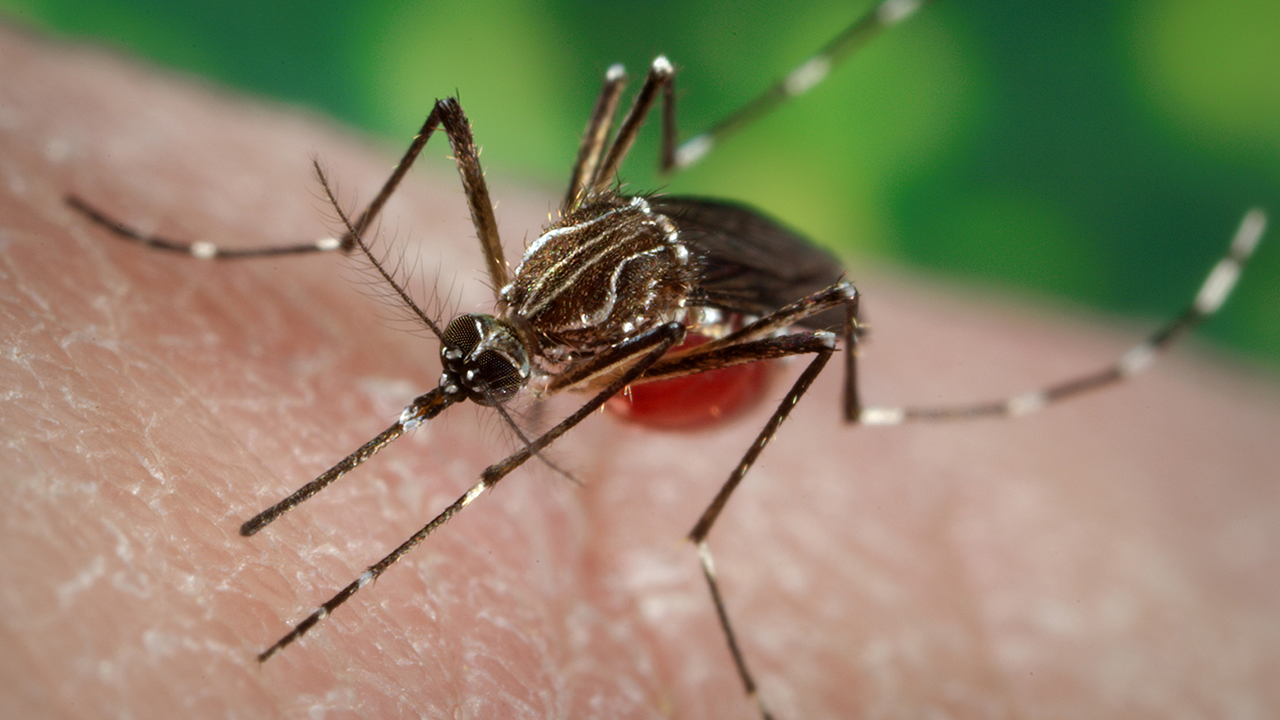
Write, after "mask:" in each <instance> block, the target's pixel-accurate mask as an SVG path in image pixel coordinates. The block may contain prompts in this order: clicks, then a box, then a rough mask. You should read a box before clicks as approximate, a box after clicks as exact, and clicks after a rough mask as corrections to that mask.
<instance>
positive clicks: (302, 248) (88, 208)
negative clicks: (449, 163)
mask: <svg viewBox="0 0 1280 720" xmlns="http://www.w3.org/2000/svg"><path fill="white" fill-rule="evenodd" d="M65 199H66V202H67V204H68V205H70V206H71V207H72V208H74V209H75V210H76V211H78V212H80V213H81V214H83V215H84V216H85V217H87V218H88V219H90V220H92V221H93V222H94V223H96V224H97V225H100V226H102V227H103V228H105V229H107V230H110V231H111V232H113V233H115V234H116V235H117V236H119V237H121V238H123V239H125V240H128V241H130V242H136V243H138V244H140V245H143V246H145V247H149V248H152V249H154V250H164V251H166V252H177V253H182V254H184V255H190V256H191V257H194V258H197V259H199V260H235V259H240V258H253V257H270V256H273V255H302V254H305V253H315V252H329V251H332V250H338V249H340V248H342V241H341V240H339V239H338V238H323V239H321V240H314V241H312V242H308V243H298V244H296V245H279V246H273V247H259V248H246V249H236V248H230V249H227V248H221V247H218V245H216V244H215V243H211V242H208V241H196V242H186V241H182V240H171V239H169V238H166V237H163V236H160V235H152V234H149V233H144V232H141V231H140V230H137V229H135V228H133V227H130V226H128V225H126V224H124V223H122V222H120V221H119V220H117V219H115V218H113V217H111V216H110V215H108V214H106V213H105V212H103V211H101V210H99V209H98V208H96V207H94V206H93V205H90V204H89V203H88V202H87V201H86V200H84V199H83V198H81V197H79V196H76V195H68V196H66V198H65Z"/></svg>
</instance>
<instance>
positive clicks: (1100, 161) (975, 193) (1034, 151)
mask: <svg viewBox="0 0 1280 720" xmlns="http://www.w3.org/2000/svg"><path fill="white" fill-rule="evenodd" d="M868 5H869V3H866V2H858V3H853V4H841V3H818V2H814V3H798V4H795V5H794V6H788V5H787V4H782V3H777V2H741V1H738V0H734V1H732V2H730V1H728V0H724V1H721V0H715V1H712V2H704V3H687V2H685V3H680V2H653V3H645V4H639V3H625V2H621V3H603V2H581V1H579V2H573V1H559V2H545V1H544V2H528V1H525V2H519V1H516V0H507V1H498V0H495V1H491V2H490V1H479V2H468V3H451V4H440V3H431V2H422V3H406V2H389V1H383V0H364V1H362V2H337V1H333V0H313V1H312V2H310V3H306V4H305V5H304V4H300V3H287V2H273V1H272V0H257V1H255V2H243V1H242V0H223V1H221V2H188V3H173V2H169V1H167V0H118V1H106V2H102V1H99V2H93V3H84V2H82V1H81V0H0V13H5V14H7V15H9V16H11V17H14V18H18V19H19V20H21V21H23V22H26V23H28V24H30V25H33V26H35V27H37V28H41V29H44V30H47V31H50V32H55V33H58V34H65V35H69V36H77V37H86V38H94V39H96V40H98V41H101V42H105V43H107V44H110V45H115V46H119V47H123V48H127V49H128V50H129V51H130V52H133V53H136V54H138V55H140V56H142V57H144V58H147V59H149V60H151V61H154V62H156V63H160V64H164V65H169V66H174V67H178V68H183V69H185V70H189V71H191V72H194V73H198V74H200V75H204V76H207V77H209V78H212V79H214V80H215V81H216V82H220V83H225V84H228V85H233V86H236V87H240V88H244V89H246V90H248V91H250V92H254V93H261V94H265V95H270V96H273V97H277V98H281V99H284V100H286V101H288V102H292V103H298V104H302V105H306V106H310V107H313V108H317V109H319V110H321V111H323V112H325V113H328V114H331V115H334V116H336V117H337V118H339V119H341V120H343V121H345V122H349V123H351V124H354V125H358V126H360V127H362V128H365V129H367V131H368V132H371V133H375V134H378V135H380V136H383V137H385V138H387V139H388V146H389V148H391V147H394V148H398V147H399V146H400V145H401V144H402V143H405V142H407V141H408V139H409V138H410V137H411V136H412V134H413V133H414V132H415V131H416V130H417V128H418V125H419V124H420V123H421V121H422V118H423V117H424V116H425V114H426V113H427V111H428V110H429V109H430V107H431V102H432V100H433V99H434V98H436V97H440V96H444V95H449V94H453V93H455V92H457V93H459V94H460V97H461V99H462V101H463V106H464V107H465V108H466V110H467V112H468V114H469V115H470V117H471V120H472V122H473V124H474V126H475V132H476V136H477V138H478V140H479V141H480V143H481V144H482V145H483V146H484V149H485V153H484V160H485V163H486V167H487V170H488V172H489V174H490V175H491V176H500V177H503V178H507V179H523V180H528V181H531V182H536V183H539V184H542V185H544V186H546V187H548V188H549V189H551V190H553V191H556V192H558V191H560V189H561V188H562V186H563V184H564V183H565V182H566V180H567V175H568V170H569V167H570V165H571V163H572V160H573V156H574V153H575V151H576V146H577V141H578V133H579V132H581V130H582V127H583V124H584V123H585V119H586V114H587V112H588V110H589V108H590V106H591V103H592V101H593V100H594V96H595V93H596V91H597V89H598V86H599V81H600V77H601V75H602V73H603V72H604V69H605V68H606V67H607V66H608V65H609V64H611V63H613V62H623V63H625V64H626V65H627V66H628V68H629V69H630V70H631V71H632V75H633V77H634V78H637V79H638V78H639V77H640V76H641V75H642V74H643V71H644V69H645V68H646V67H647V64H648V62H649V60H650V59H651V58H652V57H653V56H654V55H656V54H658V53H666V54H667V55H668V56H669V57H670V58H671V59H672V61H673V62H674V63H675V64H676V67H677V70H678V75H677V91H678V94H679V103H678V108H679V117H680V123H681V127H682V136H684V137H688V136H689V135H691V134H693V133H694V132H697V131H699V130H701V129H704V128H706V127H707V126H708V125H709V124H710V123H712V122H713V121H715V120H716V119H718V118H720V117H721V116H723V115H724V114H726V113H727V112H728V111H729V110H731V109H732V108H733V107H735V106H736V105H737V104H739V103H742V102H744V101H745V100H747V99H749V98H750V97H751V96H752V94H753V93H755V92H757V91H760V90H762V89H763V88H764V87H765V86H766V85H767V84H768V83H769V82H771V81H772V80H774V79H775V78H776V77H778V76H779V75H781V74H782V73H783V72H785V71H786V70H788V69H790V68H791V67H793V66H794V65H795V64H796V63H798V62H799V61H801V60H802V59H804V58H805V57H806V56H807V55H808V54H809V53H810V52H812V51H813V50H815V49H816V48H818V47H820V46H821V45H822V44H824V43H825V42H826V41H827V40H828V39H829V38H830V37H831V36H833V35H834V34H835V33H836V32H838V31H839V30H841V29H842V28H843V27H844V26H845V25H846V24H847V23H849V22H850V21H851V20H852V19H853V18H854V16H855V15H857V14H859V13H861V12H862V11H863V10H864V9H865V8H866V6H868ZM656 129H657V128H656V125H655V126H654V127H651V128H649V129H648V130H649V132H647V133H646V134H645V137H644V138H643V139H642V140H643V142H642V143H641V144H640V145H639V146H638V148H637V151H636V152H635V153H634V154H633V155H632V159H631V160H630V161H629V162H628V164H627V165H626V166H624V178H625V179H626V180H627V182H628V184H629V187H630V188H632V189H635V190H652V189H657V188H664V189H666V190H669V191H671V192H680V193H691V194H704V195H714V196H718V197H723V198H731V199H737V200H742V201H746V202H748V203H751V204H754V205H756V206H758V207H760V208H762V209H764V210H766V211H768V212H769V213H770V214H772V215H774V216H776V217H778V218H780V219H782V220H784V221H785V222H786V223H788V224H790V225H792V226H794V227H797V228H798V229H800V230H802V231H804V232H806V233H807V234H809V235H810V236H811V237H813V238H815V239H816V240H817V241H818V242H820V243H823V244H826V245H828V246H830V247H833V248H836V249H837V250H838V252H840V253H842V254H843V255H844V256H845V257H846V258H847V259H848V261H849V266H850V267H851V268H852V272H851V277H852V278H853V279H854V280H855V281H856V280H857V278H858V264H859V262H860V261H865V260H867V259H877V260H881V259H887V260H889V261H891V262H894V263H898V264H903V265H908V266H912V267H914V268H915V269H916V270H917V271H919V272H925V273H933V274H935V275H936V276H937V277H938V279H939V281H940V282H953V283H954V282H974V283H978V282H980V283H984V284H988V285H995V286H999V287H1002V288H1003V289H1005V290H1008V291H1010V292H1015V293H1021V294H1023V295H1024V296H1031V297H1036V298H1039V299H1040V300H1049V301H1051V302H1059V303H1062V304H1064V305H1065V306H1066V307H1068V308H1069V307H1073V306H1076V307H1090V308H1104V309H1106V310H1108V311H1113V312H1123V313H1127V314H1130V315H1135V316H1139V317H1143V318H1151V319H1153V320H1154V319H1156V318H1163V317H1164V316H1166V315H1168V314H1169V313H1171V312H1173V311H1175V310H1176V309H1178V308H1179V307H1180V305H1181V304H1182V303H1184V302H1185V301H1186V300H1187V299H1188V298H1189V297H1190V295H1191V293H1192V291H1193V289H1194V288H1195V286H1196V284H1197V283H1198V282H1199V281H1200V279H1201V277H1202V275H1203V273H1204V272H1205V271H1206V270H1207V268H1208V267H1209V264H1210V263H1211V262H1212V261H1213V260H1214V259H1215V258H1216V256H1217V255H1218V253H1220V252H1221V251H1222V250H1223V249H1224V248H1225V245H1226V242H1227V240H1228V239H1229V237H1230V235H1231V233H1232V232H1233V231H1234V230H1235V227H1236V224H1237V222H1238V221H1239V219H1240V217H1241V215H1242V214H1243V213H1244V211H1245V209H1246V208H1247V207H1249V206H1252V205H1262V206H1264V207H1267V208H1269V209H1270V210H1271V212H1272V214H1273V216H1274V217H1275V219H1276V223H1275V226H1274V227H1275V228H1276V229H1273V230H1272V232H1271V234H1270V237H1269V238H1268V240H1267V241H1266V242H1265V243H1264V245H1263V247H1262V249H1261V250H1260V252H1259V256H1258V258H1257V260H1256V262H1255V264H1254V266H1253V267H1252V268H1251V269H1250V271H1249V273H1248V274H1247V275H1246V276H1245V279H1244V281H1243V283H1242V284H1241V287H1240V288H1239V289H1238V291H1237V294H1236V296H1235V297H1234V298H1233V299H1232V301H1231V303H1230V304H1229V305H1228V306H1227V308H1226V309H1225V310H1224V312H1223V313H1222V315H1221V316H1220V317H1218V318H1217V319H1215V320H1214V322H1213V323H1211V324H1210V326H1208V327H1207V328H1206V329H1205V330H1204V331H1203V336H1207V337H1209V338H1211V339H1212V340H1213V341H1215V342H1217V343H1219V344H1221V345H1224V346H1228V347H1230V348H1233V349H1235V350H1237V351H1239V352H1241V353H1243V354H1245V355H1246V356H1248V357H1251V358H1254V359H1256V360H1260V361H1261V362H1262V363H1263V364H1265V365H1268V366H1270V367H1271V368H1273V369H1274V368H1278V367H1280V2H1276V0H1221V1H1220V2H1212V3H1209V2H1203V0H1167V1H1163V2H1149V1H1147V2H1144V1H1142V0H1083V1H1082V2H1078V3H1013V2H997V1H996V0H975V1H962V0H954V1H952V0H948V1H946V2H940V3H936V4H934V5H931V6H929V7H927V8H925V10H924V11H923V12H922V13H921V14H920V15H918V16H917V17H915V18H913V19H912V20H911V21H910V22H908V23H907V24H905V25H902V26H899V27H897V28H895V29H893V30H891V31H889V32H888V33H886V34H885V35H883V36H881V37H879V38H877V39H875V40H874V41H873V42H872V43H871V44H870V46H869V47H868V48H867V49H865V50H864V51H862V52H861V53H859V54H858V55H857V56H855V57H854V58H853V59H852V61H851V62H849V63H847V64H846V65H845V66H843V67H842V68H840V69H839V70H838V71H837V72H836V73H835V74H834V75H833V76H832V77H831V78H830V79H828V81H827V82H825V83H824V84H822V85H820V86H819V87H818V88H816V89H815V90H814V91H812V92H811V93H810V94H808V95H806V96H805V97H803V98H802V99H800V100H798V101H795V102H793V103H791V104H790V105H788V106H787V107H785V108H783V109H781V110H779V111H778V112H775V113H774V114H773V115H771V116H770V117H768V118H767V119H766V120H764V121H762V122H761V123H759V124H758V125H756V126H754V127H752V128H751V129H750V130H748V131H746V132H744V133H742V134H740V135H738V136H736V137H734V138H733V139H732V140H731V141H729V142H726V143H725V144H724V145H723V146H722V147H721V148H719V149H718V151H717V152H716V153H715V154H713V155H712V156H711V157H709V158H708V159H707V160H706V161H705V162H704V163H703V164H702V165H700V166H698V167H695V168H694V169H692V170H690V171H688V172H686V173H684V174H682V175H680V176H678V177H676V178H673V179H663V178H659V177H657V175H656V174H655V173H654V172H653V165H654V158H655V154H654V146H655V144H656V138H657V132H656ZM428 155H430V153H428ZM436 161H440V160H439V155H437V157H436ZM305 181H306V179H305V178H302V179H300V182H305ZM525 230H526V229H525V228H506V236H507V239H508V241H514V239H516V238H519V237H521V236H522V235H523V234H524V231H525Z"/></svg>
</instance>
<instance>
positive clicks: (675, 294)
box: [501, 192, 696, 362]
mask: <svg viewBox="0 0 1280 720" xmlns="http://www.w3.org/2000/svg"><path fill="white" fill-rule="evenodd" d="M695 275H696V270H695V268H694V263H693V261H692V260H691V258H690V254H689V251H688V249H687V248H686V247H685V246H684V244H683V243H682V242H681V241H680V236H679V233H678V232H677V230H676V226H675V224H674V223H672V222H671V220H670V219H669V218H667V217H666V216H665V215H663V214H661V213H659V212H657V211H655V210H653V209H652V208H651V207H650V206H649V203H648V201H647V200H645V199H644V198H642V197H622V196H620V195H617V194H616V193H612V192H610V193H605V194H603V195H597V196H595V197H592V198H590V199H588V200H586V201H585V202H583V203H582V205H581V206H579V207H578V208H577V209H574V210H572V211H570V212H568V213H566V214H565V216H564V217H562V218H561V219H560V220H559V221H557V222H556V223H554V224H553V225H551V226H550V227H548V228H547V229H546V230H545V231H544V232H543V233H542V235H541V236H539V237H538V239H536V240H535V241H534V242H533V243H531V244H530V245H529V247H528V249H527V250H525V253H524V257H523V258H522V259H521V261H520V265H519V266H518V267H517V268H516V270H515V276H514V278H513V279H512V281H511V282H510V284H508V285H507V286H506V287H504V288H502V291H501V299H502V301H503V303H504V304H505V305H506V307H507V314H508V315H510V316H514V317H519V318H521V319H522V321H523V322H527V323H528V324H529V327H531V328H532V329H533V331H534V332H535V333H536V335H537V337H538V343H539V351H538V352H539V354H540V355H542V356H543V357H545V358H547V359H548V360H550V361H552V362H559V361H563V360H567V359H571V358H581V357H588V356H591V355H595V354H597V353H599V352H602V351H603V350H605V349H607V348H609V347H610V346H612V345H615V344H617V343H619V342H621V341H623V340H626V339H628V338H631V337H634V336H636V335H638V334H639V333H642V332H644V331H646V330H649V329H651V328H654V327H657V326H659V325H661V324H663V323H667V322H671V321H672V320H674V319H677V318H679V317H680V316H681V315H682V312H683V309H684V307H685V303H686V301H687V299H688V296H689V292H690V288H691V287H692V285H693V282H694V279H695Z"/></svg>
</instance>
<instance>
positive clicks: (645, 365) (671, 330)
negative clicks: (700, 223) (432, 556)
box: [258, 323, 684, 662]
mask: <svg viewBox="0 0 1280 720" xmlns="http://www.w3.org/2000/svg"><path fill="white" fill-rule="evenodd" d="M683 339H684V326H682V325H680V324H678V323H668V324H666V325H662V326H660V327H657V328H654V329H652V330H650V331H648V332H646V333H644V334H643V335H640V336H638V337H635V338H632V339H631V340H628V341H627V342H626V343H623V344H622V345H620V346H619V347H617V348H615V350H616V351H617V352H618V353H620V354H621V353H625V354H627V355H629V356H632V357H636V356H638V357H639V360H638V361H636V362H635V363H634V364H633V365H631V367H630V368H629V369H628V370H627V371H626V372H625V373H623V374H622V375H620V376H618V378H617V379H615V380H614V381H613V382H612V383H610V384H609V385H608V387H606V388H605V389H604V390H602V391H600V392H599V393H597V394H596V395H595V396H594V397H592V398H591V399H590V400H588V401H587V402H586V403H585V404H584V405H583V406H582V407H580V408H578V409H577V410H576V411H574V412H573V414H571V415H569V416H568V417H566V418H565V419H564V420H561V421H560V422H559V423H557V424H556V425H555V427H552V428H551V429H550V430H548V431H547V432H545V433H543V434H542V435H541V436H539V437H538V438H537V439H536V440H534V441H533V442H530V443H528V444H526V445H525V446H524V447H522V448H520V449H519V450H517V451H516V452H514V453H512V454H511V455H510V456H508V457H507V458H506V459H504V460H502V461H501V462H497V463H494V464H493V465H490V466H489V467H487V468H485V470H484V472H482V473H481V474H480V481H479V482H477V483H476V484H475V485H473V486H472V487H471V489H470V490H468V491H467V492H466V493H465V494H463V495H462V497H460V498H458V499H457V500H455V501H454V502H453V503H452V504H451V505H449V507H447V508H445V509H444V511H443V512H441V513H440V514H439V515H437V516H436V517H435V518H433V519H432V520H431V522H429V523H427V524H426V525H424V526H423V527H422V529H421V530H419V531H418V532H416V533H414V534H413V535H412V536H410V537H409V539H408V540H405V541H404V542H403V543H401V544H400V546H399V547H397V548H396V549H395V550H393V551H391V553H390V554H388V555H387V556H386V557H384V558H382V559H381V560H379V561H378V562H377V563H375V564H373V565H370V566H369V568H368V569H366V570H365V571H364V573H362V574H361V575H360V577H358V578H356V579H355V580H354V581H352V582H351V583H350V584H349V585H347V586H346V587H344V588H343V589H342V590H340V591H339V592H338V594H336V595H334V596H333V597H332V598H330V599H329V600H327V601H326V602H325V603H324V604H323V605H321V606H320V607H319V608H316V610H315V611H314V612H312V613H311V614H310V615H308V616H307V617H306V618H304V619H303V620H302V622H300V623H298V624H297V625H295V626H294V627H293V629H292V630H290V631H289V632H288V634H286V635H285V636H284V637H282V638H280V639H279V640H277V641H276V643H275V644H274V645H272V646H271V647H269V648H267V649H266V650H264V651H262V652H261V653H260V654H259V655H258V660H259V661H260V662H265V661H266V660H267V659H268V658H270V657H271V656H272V655H274V654H276V653H277V652H279V651H280V650H281V649H283V648H284V647H285V646H287V645H289V644H290V643H292V642H293V641H294V640H297V639H298V638H300V637H302V636H303V635H304V634H306V632H307V631H308V630H310V629H311V628H312V627H314V626H315V624H316V623H318V622H320V621H321V620H323V619H324V618H325V617H326V616H328V615H329V613H331V612H333V611H334V610H336V609H337V608H338V607H339V606H341V605H342V604H343V603H345V602H346V601H347V600H350V599H351V596H353V595H355V594H356V592H358V591H359V590H360V588H362V587H364V586H365V585H368V584H369V583H371V582H373V581H374V580H375V579H377V577H378V576H379V575H381V574H382V573H384V572H386V570H387V568H389V567H391V566H392V565H394V564H395V563H396V561H398V560H399V559H400V558H402V557H404V555H405V554H406V553H408V552H409V551H410V550H412V549H413V548H414V547H415V546H416V545H418V543H420V542H422V541H423V540H424V539H426V538H427V536H429V535H431V534H432V533H434V532H435V531H436V530H438V529H440V527H441V526H442V525H444V524H445V523H446V522H448V521H449V520H450V519H451V518H452V517H453V516H454V515H457V514H458V513H459V512H461V511H462V509H463V508H465V507H466V506H468V505H470V504H471V503H472V502H473V501H474V500H475V499H476V498H478V497H480V494H481V493H483V492H484V491H485V490H487V489H489V488H492V487H494V486H495V485H497V484H498V482H500V481H501V480H502V479H503V478H504V477H506V476H507V475H508V474H510V473H511V471H513V470H515V469H516V468H518V467H520V466H521V465H523V464H524V463H525V461H527V460H528V459H529V458H530V457H532V456H534V455H536V454H537V453H539V452H541V451H542V450H543V449H544V448H546V447H547V446H548V445H550V444H551V443H553V442H555V441H556V440H557V439H558V438H559V437H560V436H561V435H564V434H565V433H566V432H568V431H569V430H571V429H572V428H573V427H574V426H575V425H577V424H578V423H580V422H582V421H583V420H585V419H586V418H587V417H588V416H590V415H591V414H592V413H594V412H596V411H597V410H599V409H600V408H601V407H602V406H603V405H604V404H605V403H606V402H608V400H609V398H611V397H613V396H614V395H616V394H617V393H618V392H620V391H621V390H622V389H623V388H624V387H626V386H627V385H629V384H631V383H632V382H634V381H635V379H636V378H637V377H639V376H640V375H641V374H642V373H643V372H644V371H645V370H647V369H649V367H650V366H652V365H653V364H654V363H655V362H657V361H658V359H659V358H661V357H662V356H663V355H664V354H665V353H666V352H667V350H669V349H671V348H672V347H673V346H675V345H676V344H677V343H679V342H680V341H681V340H683Z"/></svg>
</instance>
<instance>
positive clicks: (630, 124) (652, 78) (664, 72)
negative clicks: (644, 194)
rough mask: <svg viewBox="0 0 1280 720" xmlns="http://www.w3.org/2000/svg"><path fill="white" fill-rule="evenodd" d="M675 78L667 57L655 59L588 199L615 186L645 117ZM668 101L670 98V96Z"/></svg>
mask: <svg viewBox="0 0 1280 720" xmlns="http://www.w3.org/2000/svg"><path fill="white" fill-rule="evenodd" d="M674 74H675V69H673V68H672V67H671V62H670V61H669V60H667V58H666V57H665V56H663V55H659V56H658V57H656V58H654V59H653V64H652V65H651V66H650V67H649V74H648V75H647V76H645V79H644V85H642V86H641V87H640V92H639V93H637V94H636V99H635V102H633V103H632V104H631V109H630V110H629V111H627V116H626V117H625V118H623V120H622V124H621V125H619V126H618V134H617V135H616V136H614V138H613V143H612V144H611V145H610V146H609V151H608V152H607V153H605V156H604V160H603V161H601V163H600V165H599V166H598V167H596V168H595V172H594V173H593V174H592V176H591V179H590V181H589V182H588V183H587V186H586V191H585V195H591V194H594V193H597V192H600V191H602V190H605V189H606V188H607V187H608V186H609V184H610V183H612V182H613V178H614V176H615V175H617V173H618V166H619V165H621V164H622V160H623V158H625V157H626V156H627V153H628V152H630V150H631V145H632V144H633V143H634V142H635V140H636V134H637V133H638V132H640V126H641V125H643V124H644V120H645V117H646V116H647V115H648V114H649V110H650V109H652V108H653V103H654V101H655V100H656V99H657V97H658V91H659V90H660V89H662V88H664V87H666V88H670V87H671V78H672V76H673V75H674ZM667 97H668V99H669V98H670V94H669V93H668V95H667ZM584 142H585V141H584Z"/></svg>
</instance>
